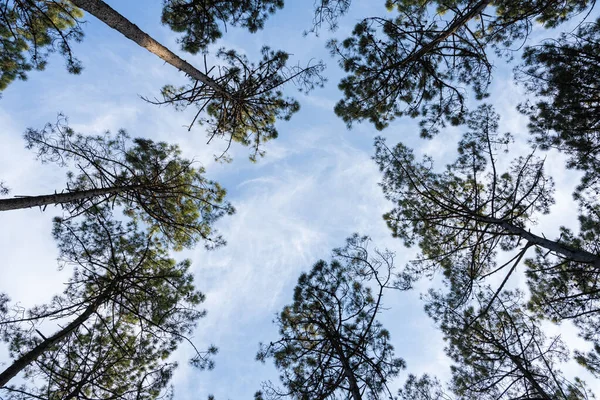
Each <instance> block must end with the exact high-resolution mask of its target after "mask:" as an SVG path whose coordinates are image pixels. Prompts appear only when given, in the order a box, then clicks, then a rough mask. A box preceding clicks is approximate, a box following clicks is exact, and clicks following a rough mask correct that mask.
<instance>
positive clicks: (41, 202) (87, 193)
mask: <svg viewBox="0 0 600 400" xmlns="http://www.w3.org/2000/svg"><path fill="white" fill-rule="evenodd" d="M135 187H137V186H119V187H110V188H102V189H89V190H78V191H74V192H67V193H55V194H48V195H42V196H25V197H15V198H11V199H1V200H0V211H8V210H17V209H20V208H31V207H41V206H47V205H52V204H64V203H70V202H73V201H78V200H84V199H87V198H92V197H96V196H102V195H107V194H108V195H110V194H116V193H120V192H124V191H127V190H131V189H132V188H135Z"/></svg>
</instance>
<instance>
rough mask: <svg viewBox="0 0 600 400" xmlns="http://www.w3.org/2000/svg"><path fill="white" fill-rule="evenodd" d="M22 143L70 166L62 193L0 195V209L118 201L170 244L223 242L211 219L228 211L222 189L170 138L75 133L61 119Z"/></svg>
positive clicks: (80, 209) (78, 210)
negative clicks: (13, 196)
mask: <svg viewBox="0 0 600 400" xmlns="http://www.w3.org/2000/svg"><path fill="white" fill-rule="evenodd" d="M25 141H26V142H27V147H28V148H29V149H31V150H34V151H35V152H36V155H37V158H38V159H39V160H40V161H41V162H42V163H56V164H58V165H60V166H70V167H72V168H75V171H76V172H74V171H69V172H68V173H67V178H68V181H67V184H66V188H65V189H63V193H60V194H54V195H46V196H38V197H21V198H16V199H3V200H0V210H9V209H15V208H24V207H35V206H46V205H48V204H60V205H61V206H62V207H63V210H64V211H65V213H66V215H67V216H70V217H72V216H77V215H80V214H82V213H86V212H88V210H90V209H92V210H93V209H94V207H95V206H97V205H100V204H110V205H111V206H112V207H115V206H118V207H122V208H123V212H124V214H125V215H127V216H130V217H131V218H133V219H134V220H139V221H140V222H143V223H144V224H147V225H148V226H149V229H150V230H155V231H157V233H158V234H159V235H160V237H162V238H163V239H164V241H165V242H168V243H169V244H171V245H172V246H174V247H175V248H176V249H180V248H181V247H189V246H192V245H194V244H196V243H198V242H199V241H201V240H204V241H205V242H206V243H207V245H212V246H218V245H221V244H223V243H224V240H223V239H222V237H221V236H220V235H218V234H217V233H216V232H214V229H213V227H212V225H213V223H214V222H215V221H216V220H218V219H219V218H221V217H222V216H223V215H226V214H232V213H233V212H234V210H233V207H232V206H231V205H230V204H229V203H228V202H226V201H225V190H224V189H223V188H222V187H221V186H220V185H219V184H218V183H216V182H213V181H210V180H208V179H206V178H205V177H204V173H205V171H204V168H202V167H200V166H196V165H194V164H197V163H195V162H193V161H191V160H187V159H185V158H182V157H181V150H180V149H179V147H178V146H176V145H169V144H167V143H164V142H158V143H155V142H153V141H152V140H149V139H142V138H137V139H134V140H131V138H130V137H129V135H128V134H127V133H126V132H125V131H123V130H121V131H119V132H117V134H110V133H109V132H107V133H106V134H104V135H101V136H85V135H82V134H79V133H75V131H74V130H73V129H71V128H70V127H69V126H68V125H67V123H66V119H64V118H62V117H59V120H58V122H57V123H56V124H54V125H51V124H47V125H46V126H45V127H44V128H43V129H41V130H36V129H28V130H27V132H26V133H25Z"/></svg>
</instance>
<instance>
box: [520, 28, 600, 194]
mask: <svg viewBox="0 0 600 400" xmlns="http://www.w3.org/2000/svg"><path fill="white" fill-rule="evenodd" d="M599 54H600V20H596V21H595V22H588V23H584V24H583V25H582V26H580V27H579V28H578V29H577V31H576V32H572V33H563V34H561V36H560V37H559V38H558V39H557V40H553V41H546V42H543V43H541V44H540V45H538V46H532V47H528V48H526V49H525V51H524V53H523V59H524V61H525V62H524V65H522V66H521V67H520V68H519V69H518V74H517V79H518V81H520V82H521V83H523V84H524V86H525V88H526V89H527V90H528V91H529V92H530V93H531V94H534V95H535V96H536V97H535V100H533V102H532V104H523V105H521V107H520V108H521V111H523V112H524V113H526V114H527V115H529V117H530V124H529V128H530V133H531V134H532V135H533V137H534V141H535V144H537V145H538V146H540V147H541V148H542V149H545V150H547V149H550V148H553V149H558V150H559V151H561V152H564V153H566V154H568V155H569V160H568V163H567V167H569V168H574V169H578V170H581V171H583V172H584V176H583V179H582V183H581V185H580V186H579V189H578V191H577V197H578V200H580V201H581V202H582V203H583V205H584V206H585V205H586V203H589V200H588V199H587V198H588V197H591V198H592V199H593V198H595V197H597V192H598V190H599V189H600V182H598V176H599V173H600V157H599V155H598V154H599V149H600V140H599V137H600V127H599V120H598V110H599V109H600V87H599V86H598V83H597V82H598V80H599V79H600V55H599Z"/></svg>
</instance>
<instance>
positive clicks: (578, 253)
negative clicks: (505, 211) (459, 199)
mask: <svg viewBox="0 0 600 400" xmlns="http://www.w3.org/2000/svg"><path fill="white" fill-rule="evenodd" d="M475 218H476V219H479V220H480V221H482V222H486V223H489V224H495V225H498V226H500V227H502V228H504V229H505V230H506V231H508V232H510V233H512V234H515V235H518V236H520V237H522V238H523V239H525V240H527V242H529V243H531V244H532V245H535V246H540V247H543V248H545V249H547V250H550V251H553V252H555V253H558V254H560V255H562V256H564V257H565V258H567V259H569V260H571V261H574V262H580V263H583V264H592V265H594V266H596V267H600V255H598V254H594V253H590V252H589V251H586V250H583V249H577V248H574V247H571V246H568V245H566V244H562V243H559V242H556V241H554V240H548V239H546V238H544V237H541V236H538V235H535V234H533V233H531V232H529V231H528V230H525V229H523V228H519V227H518V226H514V225H513V224H511V223H509V222H506V221H504V220H501V219H496V218H491V217H483V216H476V217H475Z"/></svg>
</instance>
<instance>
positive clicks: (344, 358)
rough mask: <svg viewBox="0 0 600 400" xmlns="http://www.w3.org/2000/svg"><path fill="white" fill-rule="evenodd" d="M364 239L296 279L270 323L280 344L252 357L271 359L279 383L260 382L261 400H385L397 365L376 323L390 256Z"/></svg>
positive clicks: (354, 239) (389, 274)
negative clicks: (372, 249)
mask: <svg viewBox="0 0 600 400" xmlns="http://www.w3.org/2000/svg"><path fill="white" fill-rule="evenodd" d="M368 241H369V239H368V238H366V237H359V236H357V235H355V236H353V237H351V238H349V239H348V243H347V245H346V247H345V248H343V249H338V250H336V251H334V260H333V261H331V262H330V263H326V262H325V261H319V262H318V263H316V264H315V265H314V267H313V268H312V269H311V271H310V272H308V273H304V274H302V275H301V276H300V278H299V279H298V285H297V286H296V288H295V289H294V302H293V303H292V304H291V305H288V306H286V307H284V309H283V311H282V312H281V314H280V315H279V316H278V317H277V319H276V324H277V325H278V326H279V332H280V334H281V338H280V339H278V340H277V341H275V342H271V343H270V344H268V345H266V344H265V345H261V350H260V351H259V353H258V355H257V358H258V359H259V360H261V361H265V360H266V359H267V358H273V359H274V361H275V366H276V367H277V369H279V370H280V371H281V380H282V383H283V385H284V388H283V389H280V388H277V387H275V386H274V385H272V384H270V383H268V384H266V385H265V393H264V395H265V396H266V398H273V399H275V398H284V397H291V398H294V399H353V400H360V399H379V398H388V397H390V396H391V392H390V390H389V388H388V381H389V379H391V378H393V377H395V376H396V375H397V374H398V372H399V371H400V370H401V369H402V368H404V361H403V360H402V359H400V358H395V357H394V352H393V347H392V345H391V344H390V343H389V333H388V331H387V330H385V329H384V328H383V326H382V325H381V323H380V322H378V321H377V320H376V317H377V314H378V313H379V312H380V310H381V307H382V296H383V292H384V290H385V289H386V288H389V287H391V286H392V282H391V279H392V271H393V254H391V253H389V252H387V251H385V252H378V251H375V255H374V256H371V255H370V254H369V252H368V247H367V245H368ZM370 285H373V289H372V288H371V287H370Z"/></svg>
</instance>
